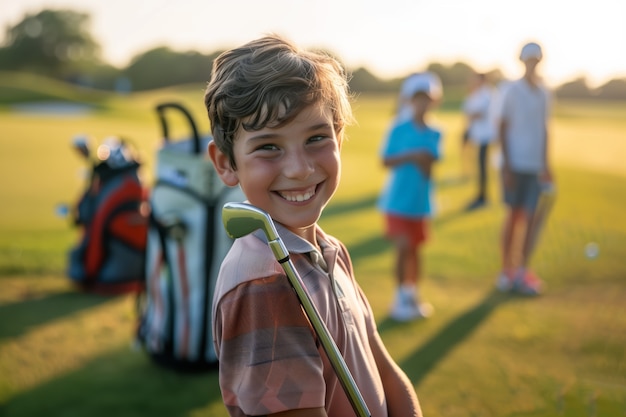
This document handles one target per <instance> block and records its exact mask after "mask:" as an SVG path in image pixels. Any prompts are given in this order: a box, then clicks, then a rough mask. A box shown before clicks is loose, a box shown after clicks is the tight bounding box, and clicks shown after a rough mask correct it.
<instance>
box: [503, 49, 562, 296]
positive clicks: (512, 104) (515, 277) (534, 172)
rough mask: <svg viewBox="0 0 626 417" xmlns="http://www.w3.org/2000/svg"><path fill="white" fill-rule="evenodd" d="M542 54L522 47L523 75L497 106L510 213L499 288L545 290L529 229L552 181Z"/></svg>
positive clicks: (534, 292)
mask: <svg viewBox="0 0 626 417" xmlns="http://www.w3.org/2000/svg"><path fill="white" fill-rule="evenodd" d="M542 57H543V53H542V50H541V47H540V46H539V45H538V44H536V43H534V42H531V43H528V44H526V45H524V47H523V48H522V50H521V53H520V60H521V61H522V62H523V64H524V67H525V72H524V76H523V77H522V78H521V79H519V80H517V81H513V82H511V83H508V84H507V87H506V89H505V90H504V93H503V95H502V100H501V108H500V109H499V110H498V114H499V136H500V142H501V147H502V184H503V188H504V201H505V203H506V205H507V208H508V212H507V215H506V218H505V221H504V225H503V228H502V272H501V273H500V275H499V277H498V280H497V282H496V286H497V288H498V289H500V290H501V291H515V292H518V293H521V294H525V295H537V294H539V293H540V292H541V287H542V281H541V280H540V279H539V278H538V277H537V276H536V275H535V274H534V273H532V272H531V271H530V270H529V268H528V261H529V255H530V250H531V243H532V237H531V233H529V232H530V231H531V225H532V221H533V216H534V213H535V208H536V206H537V202H538V200H539V195H540V193H541V189H542V186H544V185H546V184H550V183H551V182H552V174H551V169H550V164H549V158H548V139H549V133H548V131H549V129H548V119H549V115H550V94H549V92H548V90H547V89H546V87H545V86H544V85H543V84H542V82H541V80H540V78H539V76H538V75H537V65H538V64H539V62H541V59H542ZM517 232H519V233H522V241H523V245H522V247H521V249H520V248H518V245H516V244H515V242H516V241H517V238H516V235H515V233H517Z"/></svg>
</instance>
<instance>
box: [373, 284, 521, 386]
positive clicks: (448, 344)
mask: <svg viewBox="0 0 626 417" xmlns="http://www.w3.org/2000/svg"><path fill="white" fill-rule="evenodd" d="M511 299H512V297H511V296H510V295H508V294H502V293H500V292H498V291H497V290H493V291H491V292H490V293H488V294H487V296H486V297H485V298H484V299H483V300H481V301H480V302H479V303H478V304H476V305H475V306H473V307H471V308H469V309H468V310H466V311H465V312H463V313H461V314H460V315H459V316H458V317H456V318H455V319H454V320H452V321H450V322H449V323H448V324H447V325H446V326H445V327H444V328H443V329H441V330H440V331H439V333H437V334H436V335H434V336H433V337H432V338H431V339H430V340H429V341H427V342H426V343H425V344H424V345H422V346H421V347H420V348H419V349H418V350H417V351H415V352H414V353H413V354H412V355H410V356H409V357H408V358H407V359H406V360H404V361H403V362H401V363H399V365H400V367H401V368H402V369H403V370H404V371H405V372H406V374H407V376H408V377H409V378H410V379H411V381H413V383H414V384H415V385H416V386H417V385H419V384H420V383H421V382H422V380H423V379H424V378H425V377H426V376H427V375H428V373H429V372H430V371H431V370H432V369H433V368H434V367H435V366H436V365H437V364H438V363H439V362H440V361H442V360H443V359H445V357H446V355H447V354H448V353H449V352H450V351H451V350H452V349H453V348H454V347H455V346H457V345H459V344H460V343H462V342H463V341H464V340H465V339H466V338H467V337H468V336H469V335H471V334H472V332H474V330H476V329H477V328H478V327H479V326H480V325H481V324H482V323H483V321H485V320H486V319H487V318H488V317H489V315H490V314H491V313H492V311H493V310H495V308H496V307H498V306H499V305H500V304H502V303H503V302H505V301H508V300H511ZM395 325H397V323H396V322H394V321H393V320H391V319H389V318H387V319H385V321H383V322H382V323H381V324H380V326H379V331H381V332H383V331H384V330H385V329H389V328H391V327H393V326H395Z"/></svg>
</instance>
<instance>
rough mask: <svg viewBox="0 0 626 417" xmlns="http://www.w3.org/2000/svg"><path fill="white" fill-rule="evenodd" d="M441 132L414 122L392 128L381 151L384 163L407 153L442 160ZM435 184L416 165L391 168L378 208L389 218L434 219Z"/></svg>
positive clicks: (404, 122)
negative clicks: (424, 154)
mask: <svg viewBox="0 0 626 417" xmlns="http://www.w3.org/2000/svg"><path fill="white" fill-rule="evenodd" d="M440 142H441V132H440V131H439V130H437V129H434V128H432V127H429V126H417V125H416V124H415V123H413V121H412V120H405V121H399V122H398V123H397V124H396V125H395V126H393V127H392V128H391V131H390V132H389V134H388V136H387V140H386V141H385V143H384V144H383V147H382V149H381V156H382V158H383V159H385V158H389V157H394V156H399V155H402V154H405V153H411V152H416V151H426V152H429V153H430V154H432V155H433V156H434V157H435V159H439V158H440V149H439V148H440ZM432 188H433V187H432V181H430V180H429V179H428V178H426V176H425V175H424V173H423V172H422V170H421V169H420V168H419V167H418V166H417V165H416V164H414V163H405V164H402V165H397V166H395V167H393V168H391V172H390V174H389V177H388V179H387V183H386V185H385V187H384V189H383V192H382V194H381V196H380V198H379V200H378V208H379V209H380V210H381V211H383V212H385V213H389V214H395V215H398V216H404V217H412V218H420V217H427V216H430V215H432V213H433V210H434V204H433V201H432Z"/></svg>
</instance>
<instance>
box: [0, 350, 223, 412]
mask: <svg viewBox="0 0 626 417" xmlns="http://www.w3.org/2000/svg"><path fill="white" fill-rule="evenodd" d="M208 405H215V406H217V407H223V405H222V400H221V394H220V390H219V382H218V373H217V372H208V373H203V374H180V373H175V372H172V371H169V370H166V369H163V368H160V367H158V366H156V365H154V364H153V363H152V362H151V361H150V360H149V359H148V357H147V355H144V354H143V353H142V352H130V351H129V349H128V348H125V347H120V348H119V349H116V350H113V351H111V352H108V353H106V354H104V355H101V356H99V357H96V358H94V359H93V360H91V361H90V362H87V363H86V364H84V365H83V366H82V367H81V368H80V369H77V370H75V371H71V372H69V373H67V374H64V375H61V376H59V377H56V378H53V379H51V380H49V381H47V382H45V383H43V384H41V385H38V386H37V387H35V388H33V389H30V390H28V391H25V392H22V393H20V394H17V395H15V396H13V397H12V398H10V399H9V400H8V401H7V402H6V403H5V404H4V407H2V406H0V414H1V415H3V416H7V417H9V416H10V417H26V416H67V417H70V416H76V417H78V416H91V417H100V416H102V417H104V416H116V417H126V416H128V417H130V416H151V417H161V416H163V417H183V416H189V415H191V411H194V410H195V411H197V410H198V409H201V408H204V407H206V406H208ZM223 415H226V412H225V411H224V414H223Z"/></svg>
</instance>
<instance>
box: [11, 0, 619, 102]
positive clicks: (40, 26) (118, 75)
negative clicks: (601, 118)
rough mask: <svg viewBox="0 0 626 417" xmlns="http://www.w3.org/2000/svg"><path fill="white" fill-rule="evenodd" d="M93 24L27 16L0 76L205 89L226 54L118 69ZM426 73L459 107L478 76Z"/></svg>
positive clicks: (590, 95)
mask: <svg viewBox="0 0 626 417" xmlns="http://www.w3.org/2000/svg"><path fill="white" fill-rule="evenodd" d="M90 23H91V17H90V15H89V14H87V13H82V12H77V11H74V10H50V9H44V10H42V11H40V12H38V13H34V14H26V15H25V16H24V17H23V19H22V20H21V21H20V22H19V23H17V24H16V25H14V26H9V27H7V28H6V33H5V40H4V44H3V45H1V47H0V71H24V72H31V73H36V74H42V75H46V76H49V77H52V78H55V79H59V80H64V81H68V82H70V83H74V84H78V85H83V86H89V87H92V88H96V89H102V90H120V89H126V90H129V89H132V90H135V91H144V90H150V89H155V88H162V87H169V86H175V85H180V84H188V83H205V82H206V81H207V80H208V78H209V74H210V73H211V68H212V65H213V60H214V59H215V58H216V57H217V56H218V55H219V54H220V53H221V52H222V51H215V52H213V53H210V54H202V53H200V52H197V51H175V50H172V49H171V48H169V47H167V46H160V47H157V48H153V49H150V50H148V51H145V52H142V53H140V54H137V55H136V56H135V57H133V58H132V60H131V62H130V64H129V65H127V66H126V67H124V68H117V67H115V66H112V65H110V64H108V63H106V62H105V61H104V60H103V59H102V57H101V48H100V44H99V43H98V41H97V40H96V39H95V38H94V37H93V35H92V34H91V32H90ZM155 69H158V71H155ZM426 69H427V70H429V71H433V72H435V73H437V74H438V75H439V76H440V77H441V80H442V83H443V85H444V88H446V90H447V91H451V92H452V96H453V97H452V100H453V101H458V100H459V99H460V96H461V95H462V92H463V91H464V88H465V85H466V83H467V80H468V78H469V76H470V75H471V74H472V73H473V72H474V69H473V68H472V67H471V66H470V65H468V64H466V63H463V62H457V63H455V64H452V65H449V66H446V65H443V64H440V63H431V64H429V65H428V66H427V68H426ZM407 75H408V74H407ZM488 76H489V78H490V79H491V80H492V82H493V83H494V84H497V83H498V82H499V81H501V80H502V79H503V78H504V77H503V76H502V73H501V72H500V71H499V70H498V69H494V70H492V71H490V72H489V73H488ZM401 82H402V78H397V79H381V78H379V77H376V76H375V75H374V74H372V73H371V72H369V71H368V70H367V69H366V68H357V69H353V70H352V78H351V80H350V87H351V88H352V90H354V91H355V92H380V93H387V92H394V91H397V90H398V89H399V86H400V83H401ZM555 94H556V96H557V97H559V98H574V99H604V100H626V79H613V80H610V81H608V82H607V83H605V84H604V85H601V86H599V87H597V88H591V87H589V85H588V83H587V81H586V79H585V78H578V79H575V80H572V81H569V82H566V83H564V84H562V85H560V86H558V87H557V88H556V89H555ZM454 96H456V97H454Z"/></svg>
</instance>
